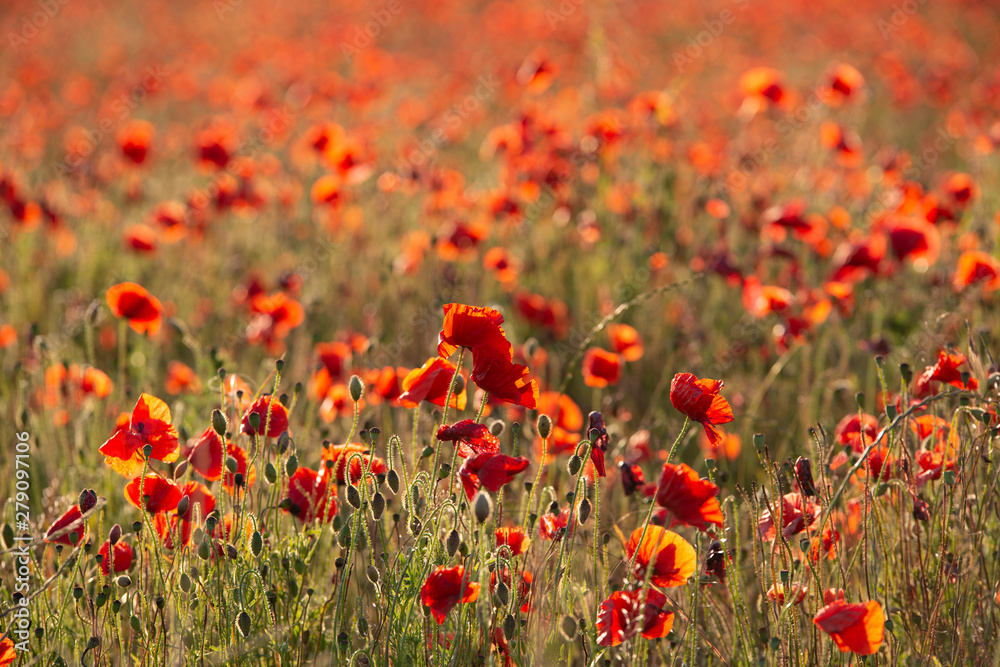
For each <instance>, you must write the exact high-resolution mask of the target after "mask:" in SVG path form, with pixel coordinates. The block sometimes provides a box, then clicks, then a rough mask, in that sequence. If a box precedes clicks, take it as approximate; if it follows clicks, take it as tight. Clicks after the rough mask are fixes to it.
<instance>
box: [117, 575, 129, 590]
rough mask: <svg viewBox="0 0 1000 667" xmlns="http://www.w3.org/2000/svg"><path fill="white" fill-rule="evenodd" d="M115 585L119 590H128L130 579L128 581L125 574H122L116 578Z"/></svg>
mask: <svg viewBox="0 0 1000 667" xmlns="http://www.w3.org/2000/svg"><path fill="white" fill-rule="evenodd" d="M117 583H118V586H119V587H120V588H128V587H129V586H131V585H132V579H130V578H129V576H128V575H127V574H123V575H122V576H120V577H118V582H117Z"/></svg>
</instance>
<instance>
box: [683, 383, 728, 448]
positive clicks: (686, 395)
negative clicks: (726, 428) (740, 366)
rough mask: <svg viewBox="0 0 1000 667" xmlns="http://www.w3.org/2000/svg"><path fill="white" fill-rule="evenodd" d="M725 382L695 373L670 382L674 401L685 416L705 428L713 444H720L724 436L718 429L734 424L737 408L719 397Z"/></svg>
mask: <svg viewBox="0 0 1000 667" xmlns="http://www.w3.org/2000/svg"><path fill="white" fill-rule="evenodd" d="M721 390H722V380H710V379H708V378H705V379H701V380H699V379H698V378H697V377H695V376H694V374H693V373H678V374H677V375H675V376H674V379H673V380H672V381H671V383H670V402H671V403H672V404H673V406H674V408H676V409H677V411H678V412H680V413H681V414H682V415H685V416H686V417H688V418H689V419H691V420H692V421H696V422H699V423H700V424H701V425H702V426H703V427H704V428H705V435H707V436H708V440H709V442H711V443H712V444H714V445H718V444H719V443H720V442H721V441H722V434H721V433H720V432H719V431H718V429H716V428H715V427H716V426H718V425H719V424H726V423H728V422H731V421H733V409H732V408H731V407H730V406H729V402H728V401H727V400H726V399H725V398H723V397H722V396H720V395H719V392H720V391H721Z"/></svg>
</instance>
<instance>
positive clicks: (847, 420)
mask: <svg viewBox="0 0 1000 667" xmlns="http://www.w3.org/2000/svg"><path fill="white" fill-rule="evenodd" d="M877 437H878V419H876V418H875V416H874V415H870V414H867V413H862V414H861V415H860V416H859V415H858V414H857V413H854V414H850V415H847V416H845V417H844V418H843V419H841V420H840V421H839V422H838V423H837V428H836V429H834V432H833V438H834V440H836V441H837V442H838V443H840V444H841V445H845V446H848V445H849V446H850V447H851V448H852V449H853V450H854V451H855V452H857V453H858V454H860V453H861V452H863V451H864V449H865V447H867V446H868V445H870V444H872V443H873V442H875V438H877Z"/></svg>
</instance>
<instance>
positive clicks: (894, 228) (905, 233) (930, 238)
mask: <svg viewBox="0 0 1000 667" xmlns="http://www.w3.org/2000/svg"><path fill="white" fill-rule="evenodd" d="M887 230H888V232H889V244H890V245H891V246H892V252H893V254H894V255H896V257H898V258H899V259H900V260H909V261H911V262H913V263H914V265H916V266H917V267H918V268H920V269H921V270H926V269H927V268H928V267H930V266H931V265H932V264H934V263H935V262H937V260H938V256H939V255H940V253H941V234H940V232H938V228H937V227H935V226H934V225H932V224H930V223H929V222H927V221H926V220H922V219H920V218H915V217H914V218H891V219H890V220H889V221H888V223H887Z"/></svg>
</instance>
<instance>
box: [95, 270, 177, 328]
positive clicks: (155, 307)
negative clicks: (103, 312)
mask: <svg viewBox="0 0 1000 667" xmlns="http://www.w3.org/2000/svg"><path fill="white" fill-rule="evenodd" d="M105 296H106V298H107V301H108V307H109V308H111V313H112V314H113V315H114V316H115V317H123V318H125V319H126V320H128V325H129V326H130V327H132V330H133V331H135V332H136V333H141V334H149V335H151V336H152V335H155V334H156V332H158V331H159V330H160V326H162V324H163V306H162V305H161V304H160V300H159V299H157V298H156V297H155V296H153V295H152V294H150V293H149V292H148V291H147V290H146V288H145V287H143V286H142V285H137V284H136V283H121V284H119V285H115V286H113V287H111V288H110V289H109V290H108V292H107V294H106V295H105Z"/></svg>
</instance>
